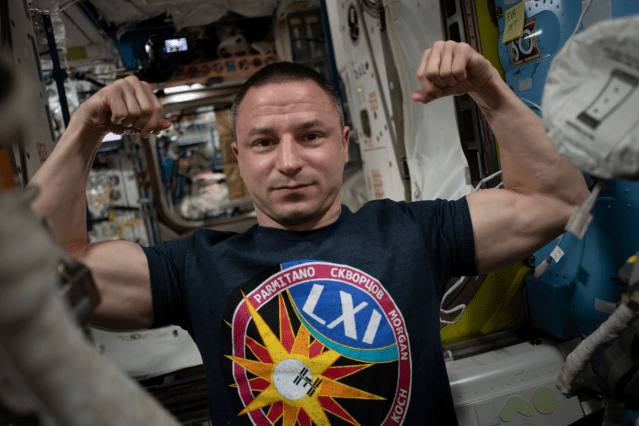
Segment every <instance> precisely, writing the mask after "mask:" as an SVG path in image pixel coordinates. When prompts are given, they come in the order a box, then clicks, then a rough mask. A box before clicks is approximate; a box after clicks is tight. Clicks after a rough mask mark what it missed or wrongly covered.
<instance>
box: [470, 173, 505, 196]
mask: <svg viewBox="0 0 639 426" xmlns="http://www.w3.org/2000/svg"><path fill="white" fill-rule="evenodd" d="M499 175H501V170H500V171H498V172H495V173H493V174H492V175H490V176H488V177H487V178H484V179H482V180H480V181H479V183H478V184H477V186H476V187H475V189H474V190H473V192H475V191H479V189H480V188H481V186H482V185H483V184H485V183H486V182H488V181H490V180H491V179H494V178H496V177H497V176H499Z"/></svg>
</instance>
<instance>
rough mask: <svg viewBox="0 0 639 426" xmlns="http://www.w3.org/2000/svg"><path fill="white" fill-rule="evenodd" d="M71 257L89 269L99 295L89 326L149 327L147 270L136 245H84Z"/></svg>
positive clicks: (117, 327)
mask: <svg viewBox="0 0 639 426" xmlns="http://www.w3.org/2000/svg"><path fill="white" fill-rule="evenodd" d="M72 255H73V257H75V258H76V260H78V261H79V262H81V263H83V264H84V265H86V266H87V267H88V268H89V269H90V270H91V276H92V277H93V281H94V283H95V285H96V287H97V289H98V293H99V294H100V299H101V301H100V304H99V305H98V306H97V307H96V308H95V310H94V312H93V313H92V314H91V317H90V318H89V322H90V323H92V324H94V325H97V326H101V327H106V328H112V329H136V328H148V327H150V326H151V324H153V319H154V314H153V301H152V297H151V279H150V274H149V267H148V263H147V258H146V255H145V254H144V252H143V251H142V248H141V247H140V246H139V245H137V244H135V243H132V242H128V241H104V242H100V243H94V244H87V245H86V246H85V247H83V248H82V250H79V251H77V252H76V253H73V254H72Z"/></svg>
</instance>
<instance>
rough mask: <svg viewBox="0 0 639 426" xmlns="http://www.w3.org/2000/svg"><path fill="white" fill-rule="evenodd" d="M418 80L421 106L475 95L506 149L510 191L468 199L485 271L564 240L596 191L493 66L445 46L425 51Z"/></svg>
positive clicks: (462, 48) (456, 46)
mask: <svg viewBox="0 0 639 426" xmlns="http://www.w3.org/2000/svg"><path fill="white" fill-rule="evenodd" d="M417 80H418V81H419V83H420V86H421V88H422V89H421V90H419V91H417V92H415V93H413V95H412V99H413V100H414V101H417V102H422V103H427V102H431V101H433V100H435V99H438V98H440V97H442V96H448V95H461V94H464V93H468V94H470V95H471V96H472V97H473V99H474V100H475V102H477V105H478V106H479V108H480V110H481V112H482V113H483V114H484V116H485V117H486V119H487V120H488V123H489V125H490V127H491V128H492V130H493V132H494V134H495V137H496V139H497V141H498V142H499V152H500V157H501V166H502V171H503V174H502V177H503V180H504V189H487V190H483V191H479V192H475V193H473V194H470V195H468V196H467V200H468V205H469V208H470V213H471V219H472V222H473V232H474V236H475V249H476V250H475V251H476V255H475V260H476V265H477V269H478V271H480V272H487V271H491V270H496V269H499V268H502V267H505V266H508V265H510V264H513V263H515V262H517V261H519V260H521V259H523V258H525V257H526V256H527V255H529V254H531V253H532V252H534V251H535V250H537V249H539V248H540V247H542V246H543V245H545V244H547V243H548V242H550V241H551V240H552V239H553V238H555V237H556V236H557V235H559V234H561V233H562V232H563V227H564V225H565V224H566V222H567V221H568V218H569V217H570V215H571V214H572V212H573V210H574V208H575V206H577V205H580V204H581V203H583V201H584V200H585V199H586V198H587V197H588V194H589V192H588V188H587V187H586V184H585V181H584V179H583V177H582V175H581V173H580V172H579V170H577V169H576V168H575V167H573V166H572V165H570V164H569V163H568V162H567V161H566V160H564V159H563V158H562V157H560V156H559V154H557V151H556V150H555V149H554V148H553V146H552V145H551V143H550V141H549V140H548V137H547V136H546V132H545V129H544V126H543V123H542V121H541V119H540V118H539V117H538V116H537V115H536V114H535V113H534V112H532V111H531V110H530V108H528V107H527V106H526V105H525V104H524V103H523V102H522V101H521V100H520V99H519V98H518V97H517V96H516V95H515V93H514V92H513V91H512V90H511V89H510V88H509V87H508V86H507V85H506V83H505V82H504V81H503V80H502V79H501V77H500V75H499V73H498V72H497V70H496V69H495V68H494V67H493V66H492V65H491V64H490V62H489V61H488V60H487V59H486V58H484V57H483V56H482V55H481V54H479V53H478V52H476V51H475V50H473V49H472V47H470V46H469V45H467V44H464V43H455V42H452V41H448V42H437V43H435V45H434V46H433V48H432V49H428V50H426V51H425V52H424V55H423V57H422V61H421V63H420V66H419V69H418V71H417Z"/></svg>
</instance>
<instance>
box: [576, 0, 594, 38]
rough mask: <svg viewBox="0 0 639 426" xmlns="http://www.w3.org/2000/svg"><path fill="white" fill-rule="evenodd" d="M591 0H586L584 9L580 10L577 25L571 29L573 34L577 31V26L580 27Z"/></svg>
mask: <svg viewBox="0 0 639 426" xmlns="http://www.w3.org/2000/svg"><path fill="white" fill-rule="evenodd" d="M592 2H593V0H588V4H587V5H586V7H584V10H582V11H581V15H580V16H579V21H577V26H576V27H575V31H573V33H572V35H575V34H577V33H578V32H579V28H581V24H582V23H583V20H584V16H586V12H588V9H590V6H591V5H592ZM582 4H583V2H582ZM571 37H572V36H571Z"/></svg>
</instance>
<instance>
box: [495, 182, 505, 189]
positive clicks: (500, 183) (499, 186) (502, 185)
mask: <svg viewBox="0 0 639 426" xmlns="http://www.w3.org/2000/svg"><path fill="white" fill-rule="evenodd" d="M503 187H504V181H501V182H499V185H497V186H496V187H495V188H503Z"/></svg>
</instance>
